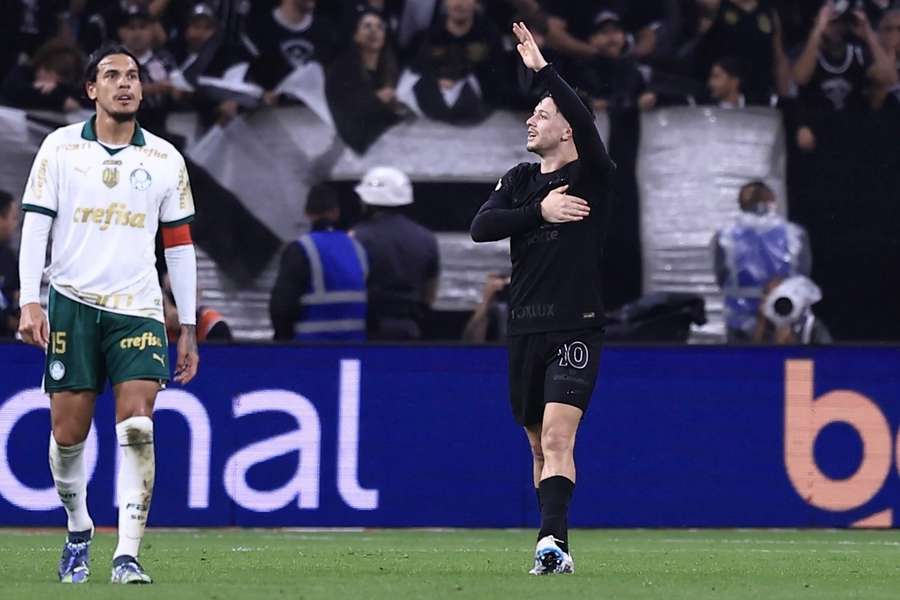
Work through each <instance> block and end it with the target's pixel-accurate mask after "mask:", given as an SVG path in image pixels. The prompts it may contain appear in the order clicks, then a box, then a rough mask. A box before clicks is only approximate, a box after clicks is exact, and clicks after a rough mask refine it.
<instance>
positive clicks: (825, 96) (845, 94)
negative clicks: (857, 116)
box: [793, 0, 897, 151]
mask: <svg viewBox="0 0 900 600" xmlns="http://www.w3.org/2000/svg"><path fill="white" fill-rule="evenodd" d="M851 31H852V33H853V37H855V38H857V39H859V40H862V41H863V42H864V43H865V48H864V47H863V46H860V45H858V44H856V43H855V42H854V41H853V39H852V38H851V35H850V34H851ZM793 71H794V79H795V80H796V82H797V84H798V85H799V86H800V94H799V99H800V105H801V108H802V110H803V114H802V115H801V117H800V121H801V125H800V127H799V128H798V130H797V144H798V146H799V147H800V148H801V149H802V150H806V151H811V150H814V149H815V147H816V144H817V141H816V129H817V121H818V120H819V119H822V118H827V116H828V115H829V114H831V113H835V112H844V111H862V110H866V109H867V108H869V107H872V108H878V106H877V105H876V103H877V102H878V101H879V100H880V101H881V102H883V101H884V99H885V96H884V95H883V94H881V95H879V94H878V90H884V89H890V88H891V87H892V86H893V85H895V84H896V81H897V72H896V66H895V65H894V64H892V62H891V60H890V58H889V57H888V54H887V53H886V52H885V50H884V48H883V47H882V46H881V42H880V40H879V39H878V36H877V34H876V33H875V32H874V31H873V30H872V27H871V26H870V24H869V19H868V17H867V16H866V13H865V12H864V11H862V10H847V11H844V12H839V11H838V10H837V9H836V8H835V4H834V3H833V2H832V1H831V0H828V1H827V2H825V4H823V5H822V8H821V9H820V10H819V14H818V15H817V16H816V21H815V24H814V26H813V29H812V31H811V32H810V34H809V38H808V39H807V41H806V45H805V47H804V48H803V52H802V53H801V54H800V56H799V57H798V58H797V60H796V62H795V63H794V69H793Z"/></svg>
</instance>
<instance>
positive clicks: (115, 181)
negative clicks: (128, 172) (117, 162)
mask: <svg viewBox="0 0 900 600" xmlns="http://www.w3.org/2000/svg"><path fill="white" fill-rule="evenodd" d="M103 184H104V185H105V186H106V187H108V188H114V187H116V186H117V185H119V169H117V168H116V167H105V168H104V169H103Z"/></svg>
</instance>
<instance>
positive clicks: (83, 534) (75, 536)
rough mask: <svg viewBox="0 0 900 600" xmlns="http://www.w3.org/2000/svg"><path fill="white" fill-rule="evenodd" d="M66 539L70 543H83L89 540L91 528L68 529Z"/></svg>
mask: <svg viewBox="0 0 900 600" xmlns="http://www.w3.org/2000/svg"><path fill="white" fill-rule="evenodd" d="M68 539H69V543H70V544H83V543H85V542H89V541H91V530H90V529H86V530H84V531H70V532H69V536H68Z"/></svg>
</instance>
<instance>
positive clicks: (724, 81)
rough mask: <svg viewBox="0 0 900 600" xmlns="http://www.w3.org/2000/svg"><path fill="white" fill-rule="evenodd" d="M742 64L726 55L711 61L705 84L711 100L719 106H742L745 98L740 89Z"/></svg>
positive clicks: (745, 103)
mask: <svg viewBox="0 0 900 600" xmlns="http://www.w3.org/2000/svg"><path fill="white" fill-rule="evenodd" d="M742 80H743V65H742V64H741V62H740V60H739V59H737V58H732V57H729V56H726V57H724V58H720V59H719V60H717V61H716V62H714V63H713V66H712V69H710V71H709V79H708V80H707V86H708V87H709V95H710V97H711V98H712V102H713V103H714V104H715V105H716V106H718V107H719V108H744V107H745V106H746V105H747V99H746V98H745V97H744V93H743V89H742Z"/></svg>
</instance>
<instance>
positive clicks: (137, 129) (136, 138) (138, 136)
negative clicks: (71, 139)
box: [81, 115, 147, 146]
mask: <svg viewBox="0 0 900 600" xmlns="http://www.w3.org/2000/svg"><path fill="white" fill-rule="evenodd" d="M96 120H97V117H96V115H95V116H93V117H91V118H90V119H88V120H87V121H85V122H84V127H82V128H81V137H82V139H85V140H88V141H90V142H97V143H101V142H100V140H98V139H97V131H96V129H95V127H94V123H95V122H96ZM128 143H129V145H131V146H145V145H146V144H147V140H145V139H144V131H143V130H142V129H141V126H140V124H138V123H137V122H135V123H134V134H133V135H132V136H131V141H130V142H128Z"/></svg>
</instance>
